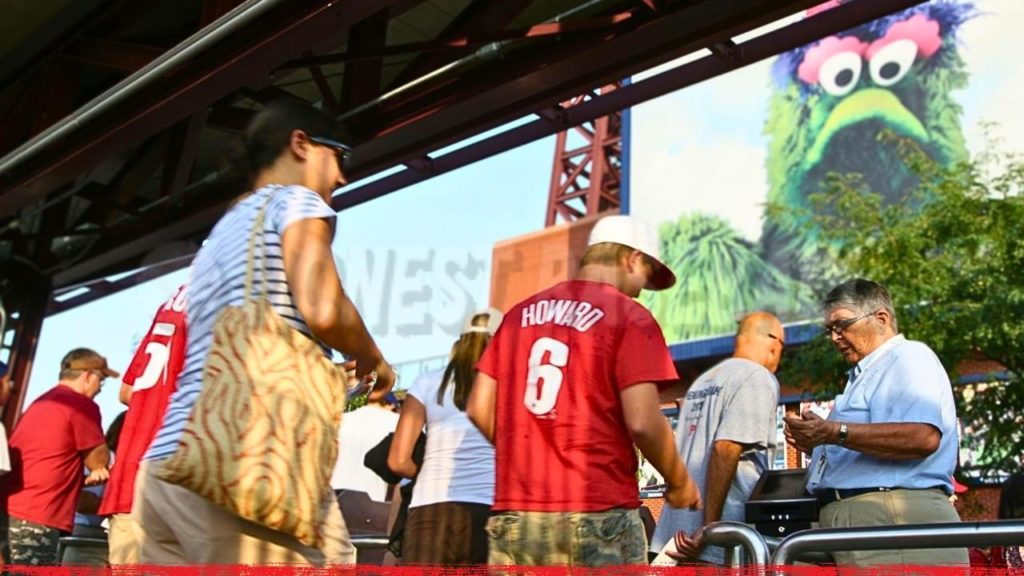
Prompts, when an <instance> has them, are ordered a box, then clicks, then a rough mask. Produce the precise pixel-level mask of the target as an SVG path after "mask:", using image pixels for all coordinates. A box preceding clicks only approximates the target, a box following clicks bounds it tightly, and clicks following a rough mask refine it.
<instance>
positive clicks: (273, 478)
mask: <svg viewBox="0 0 1024 576" xmlns="http://www.w3.org/2000/svg"><path fill="white" fill-rule="evenodd" d="M268 205H269V200H268V203H267V204H264V206H263V208H262V209H261V210H260V212H259V214H258V215H257V217H256V223H255V225H254V227H253V231H252V234H251V235H250V238H249V250H248V257H247V259H248V263H247V267H246V273H245V300H244V302H243V304H242V306H241V307H235V306H231V307H228V308H226V309H225V310H224V311H223V312H221V313H220V316H219V317H218V318H217V320H216V321H215V323H214V328H213V344H212V345H211V347H210V352H209V355H208V356H207V359H206V364H205V366H204V369H203V388H202V391H201V392H200V394H199V398H198V399H197V401H196V405H195V407H194V408H193V409H192V414H191V416H190V417H189V420H188V423H187V425H186V427H185V431H184V434H183V436H182V440H181V442H180V444H179V445H178V448H177V449H176V451H175V453H174V454H173V455H172V456H171V457H170V458H169V459H168V460H167V461H166V462H165V464H164V465H163V466H162V467H161V469H160V470H159V471H157V476H158V477H159V478H160V479H162V480H164V481H166V482H170V483H172V484H177V485H180V486H183V487H185V488H188V489H189V490H191V491H193V492H195V493H197V494H199V495H200V496H203V497H205V498H207V499H209V500H211V501H213V502H214V503H216V504H218V505H219V506H222V507H223V508H226V509H227V510H229V511H230V512H232V513H234V514H237V515H238V516H241V517H242V518H245V519H247V520H251V521H253V522H256V523H258V524H262V525H264V526H267V527H269V528H272V529H274V530H278V531H280V532H284V533H287V534H291V535H293V536H295V537H296V538H297V539H298V540H299V541H300V542H302V543H303V544H306V545H309V546H313V547H317V548H319V547H320V546H321V545H322V544H323V541H324V534H323V533H322V529H323V525H324V520H325V517H326V514H327V510H328V508H329V503H330V501H331V499H333V498H334V494H333V493H332V492H331V489H330V477H331V470H332V468H333V467H334V462H335V460H336V459H337V455H338V426H339V424H340V423H341V414H342V412H343V411H344V408H345V376H344V372H342V371H341V370H339V369H338V368H337V367H336V366H335V365H334V364H333V363H332V362H331V361H330V360H329V359H328V358H327V357H325V356H324V354H323V352H322V350H321V348H320V346H319V345H318V344H317V343H316V342H314V341H313V340H312V339H310V338H309V337H307V336H305V335H304V334H302V333H301V332H299V331H297V330H295V329H294V328H292V327H291V326H289V325H288V323H287V322H285V320H284V319H283V318H281V316H279V315H278V313H277V312H275V311H274V309H273V308H272V307H271V305H270V302H269V300H267V278H266V258H265V257H263V256H261V258H260V260H261V262H262V263H263V265H262V290H261V294H260V295H258V296H257V297H253V295H252V285H253V268H254V260H255V258H256V253H257V248H259V250H260V253H261V254H262V250H263V241H262V240H263V233H262V231H263V221H264V218H265V216H266V211H267V206H268ZM257 237H258V238H259V240H260V241H259V242H258V243H257Z"/></svg>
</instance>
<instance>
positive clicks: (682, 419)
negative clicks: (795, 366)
mask: <svg viewBox="0 0 1024 576" xmlns="http://www.w3.org/2000/svg"><path fill="white" fill-rule="evenodd" d="M784 338H785V336H784V332H783V329H782V324H781V323H780V322H779V320H778V318H776V317H775V316H773V315H771V314H768V313H767V312H754V313H752V314H749V315H748V316H746V317H745V318H743V320H741V321H740V326H739V330H738V331H737V333H736V349H735V352H734V353H733V356H732V358H729V359H727V360H723V361H722V362H720V363H718V364H717V365H715V366H714V367H713V368H711V369H710V370H708V371H707V372H705V373H703V374H701V375H700V377H698V378H697V380H696V381H695V382H694V383H693V385H692V386H691V387H690V389H689V390H688V391H687V393H686V398H685V399H684V400H682V401H681V402H680V407H679V423H678V424H677V426H676V447H677V448H678V449H679V454H680V455H681V456H682V458H683V461H685V462H686V467H687V468H688V469H689V472H690V477H691V478H693V479H694V480H695V481H696V482H697V484H698V486H700V492H701V500H702V501H703V502H704V510H681V509H676V508H672V507H670V506H667V505H666V506H665V509H664V510H663V511H662V513H661V519H660V520H659V521H658V526H657V529H656V530H655V531H654V537H653V538H652V539H651V548H650V549H651V551H653V552H660V551H661V550H662V548H664V547H665V545H666V544H667V543H669V542H672V540H673V538H674V537H675V536H676V533H677V532H682V534H681V535H680V537H679V538H678V539H676V542H677V543H679V544H681V546H679V549H678V551H677V552H671V553H668V556H669V557H671V558H672V559H674V560H676V561H681V562H687V561H689V562H693V561H696V560H700V561H703V562H712V563H715V564H722V563H723V551H722V549H721V548H719V547H717V546H712V547H709V548H706V549H705V547H704V544H703V542H702V541H701V539H700V537H699V535H698V532H699V530H700V529H701V528H702V527H704V526H705V525H707V524H710V523H712V522H716V521H719V520H732V521H737V522H743V520H744V512H743V508H744V504H745V503H746V501H747V498H748V497H749V496H750V492H751V491H752V490H753V489H754V484H755V483H756V482H757V479H758V478H759V477H760V476H761V473H762V472H764V471H765V470H767V469H768V468H769V466H770V463H771V461H772V459H773V457H774V451H775V434H776V423H775V410H776V406H777V405H778V402H779V383H778V382H777V381H776V380H775V376H774V375H773V373H774V372H775V370H776V369H777V368H778V366H779V360H780V358H781V357H782V348H783V346H784V344H785V342H784Z"/></svg>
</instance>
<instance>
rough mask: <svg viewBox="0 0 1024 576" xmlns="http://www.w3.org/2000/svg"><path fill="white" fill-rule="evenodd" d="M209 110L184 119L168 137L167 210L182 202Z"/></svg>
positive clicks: (164, 185)
mask: <svg viewBox="0 0 1024 576" xmlns="http://www.w3.org/2000/svg"><path fill="white" fill-rule="evenodd" d="M207 112H208V110H207V109H205V108H204V109H202V110H200V111H198V112H196V113H195V114H193V115H192V117H191V118H189V119H187V120H184V121H182V122H181V123H180V124H179V125H178V126H177V127H175V129H174V130H173V131H172V132H171V137H170V138H169V139H168V143H167V154H166V158H167V160H166V161H165V162H164V175H163V195H164V196H167V197H168V202H167V204H165V205H164V208H165V209H166V210H173V209H175V208H177V207H178V206H179V205H180V204H181V199H182V197H183V196H184V194H185V186H186V185H187V184H188V177H189V174H191V173H192V164H194V163H195V159H196V153H197V152H198V151H199V139H200V136H202V133H203V128H204V127H205V126H206V116H207Z"/></svg>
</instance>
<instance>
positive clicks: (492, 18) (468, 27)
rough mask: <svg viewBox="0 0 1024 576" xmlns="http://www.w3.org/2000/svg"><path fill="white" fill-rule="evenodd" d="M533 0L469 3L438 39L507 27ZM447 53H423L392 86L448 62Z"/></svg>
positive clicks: (466, 35)
mask: <svg viewBox="0 0 1024 576" xmlns="http://www.w3.org/2000/svg"><path fill="white" fill-rule="evenodd" d="M531 2H532V0H502V1H501V2H494V1H492V0H476V1H475V2H472V3H470V4H469V6H466V7H465V8H464V9H463V10H462V12H459V15H458V16H456V17H455V19H454V20H452V21H451V23H450V24H449V25H448V26H447V27H446V28H445V29H444V31H442V32H441V33H440V34H438V36H437V37H438V38H459V37H466V38H468V37H474V36H479V35H480V34H482V33H486V32H494V31H498V30H503V29H505V28H506V27H507V26H508V25H509V24H510V23H511V22H512V21H513V20H515V18H516V16H519V14H521V13H522V12H523V10H525V9H526V7H527V6H529V5H530V4H531ZM448 61H449V58H446V55H445V54H444V53H441V54H438V53H435V52H431V53H423V54H421V55H420V56H419V57H418V58H416V59H415V60H413V61H412V62H410V63H409V65H408V66H406V67H405V68H404V69H403V70H402V72H401V73H399V74H398V76H396V77H395V79H394V80H393V81H392V82H391V85H390V86H389V89H393V88H396V87H398V86H401V85H403V84H406V83H408V82H411V81H412V80H415V79H416V78H419V77H420V76H423V75H424V74H426V73H428V72H430V71H432V70H434V69H436V68H439V67H441V66H442V65H444V64H447V63H448Z"/></svg>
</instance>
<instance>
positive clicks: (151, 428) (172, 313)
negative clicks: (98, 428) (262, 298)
mask: <svg viewBox="0 0 1024 576" xmlns="http://www.w3.org/2000/svg"><path fill="white" fill-rule="evenodd" d="M185 298H186V296H185V287H184V286H182V287H180V288H178V290H177V291H175V293H174V295H173V296H172V297H171V299H170V300H168V301H167V302H166V303H165V304H164V305H163V306H161V307H160V310H158V311H157V313H156V317H155V318H154V319H153V325H152V326H150V328H149V333H148V334H146V337H145V338H143V339H142V342H141V343H140V344H139V347H138V349H137V350H136V351H135V357H134V358H132V363H131V365H129V366H128V369H127V370H125V373H124V377H123V378H122V380H123V381H124V383H125V384H127V385H128V386H131V387H132V396H131V400H130V401H129V402H128V413H127V414H126V415H125V420H124V427H123V428H122V429H121V437H120V439H119V440H118V444H117V453H116V459H115V461H114V466H113V468H112V469H111V471H110V481H109V482H108V483H107V488H106V490H105V491H104V493H103V502H102V503H101V504H100V509H99V515H101V516H107V515H110V514H127V513H129V512H131V510H132V494H133V490H134V484H135V473H136V472H137V471H138V469H139V461H140V460H141V459H142V456H143V454H145V453H146V449H148V448H149V443H150V442H152V441H153V437H154V436H155V435H156V432H157V430H159V429H160V424H161V423H162V421H163V418H164V412H165V411H166V409H167V401H168V399H169V398H170V396H171V394H172V393H173V392H174V390H175V389H176V388H177V380H178V372H180V371H181V365H182V362H184V360H185Z"/></svg>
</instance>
